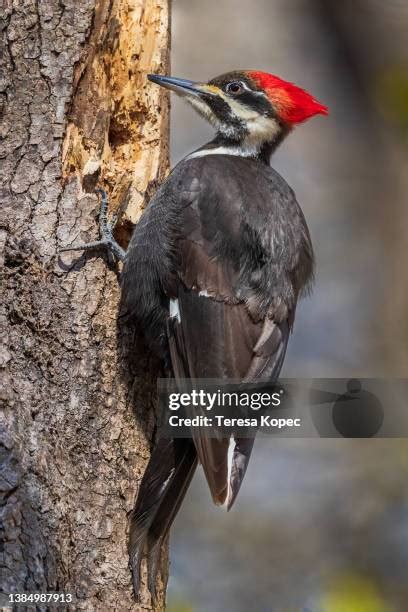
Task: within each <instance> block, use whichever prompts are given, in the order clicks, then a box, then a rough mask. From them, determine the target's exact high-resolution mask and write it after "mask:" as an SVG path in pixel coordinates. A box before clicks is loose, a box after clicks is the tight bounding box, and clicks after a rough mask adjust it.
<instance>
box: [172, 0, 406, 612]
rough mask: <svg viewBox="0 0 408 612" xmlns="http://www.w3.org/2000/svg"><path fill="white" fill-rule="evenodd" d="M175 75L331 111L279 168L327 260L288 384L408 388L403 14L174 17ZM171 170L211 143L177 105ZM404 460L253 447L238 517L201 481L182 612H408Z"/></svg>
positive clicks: (300, 443)
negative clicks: (370, 380)
mask: <svg viewBox="0 0 408 612" xmlns="http://www.w3.org/2000/svg"><path fill="white" fill-rule="evenodd" d="M172 11H173V34H172V41H173V42H172V74H173V75H175V76H180V77H185V78H192V79H196V80H207V79H209V78H211V77H214V76H216V75H218V74H220V73H222V72H226V71H229V70H231V69H258V70H264V71H266V72H272V73H275V74H277V75H279V76H281V77H283V78H285V79H287V80H290V81H293V82H295V83H296V84H298V85H300V86H302V87H304V88H305V89H307V90H309V91H310V92H311V93H312V94H313V95H314V96H315V97H317V98H318V99H319V100H321V101H322V102H323V103H325V104H327V105H328V106H329V108H330V116H329V117H328V118H324V117H318V118H315V119H312V120H311V121H310V122H308V123H307V124H305V125H302V126H299V127H298V128H297V129H296V130H295V131H294V133H293V134H291V135H290V136H289V138H288V139H287V141H285V142H284V143H283V145H282V147H281V148H280V149H279V150H278V152H277V153H276V154H275V155H274V157H273V159H272V165H273V167H274V168H276V169H277V170H278V171H279V172H280V173H281V174H282V175H283V176H284V178H285V179H286V180H287V181H288V183H289V184H290V185H291V186H292V188H293V189H294V190H295V192H296V194H297V198H298V200H299V202H300V204H301V206H302V208H303V210H304V213H305V215H306V218H307V221H308V224H309V227H310V230H311V234H312V239H313V243H314V247H315V252H316V259H317V279H316V285H315V289H314V292H313V295H312V296H311V297H310V298H308V299H306V300H304V301H303V302H302V303H301V304H300V306H299V308H298V312H297V320H296V324H295V330H294V334H293V336H292V338H291V342H290V345H289V350H288V354H287V359H286V363H285V366H284V370H283V372H282V376H285V377H302V378H304V377H333V378H335V377H364V376H365V377H391V378H394V377H403V378H406V377H407V376H408V316H407V311H408V280H407V274H406V270H405V268H406V265H407V263H408V257H407V255H408V251H407V246H408V240H407V235H408V202H407V193H408V164H407V160H408V44H407V40H408V3H407V2H406V0H389V1H388V2H384V1H383V0H381V1H380V0H343V2H338V1H336V0H251V1H250V0H246V1H244V0H206V1H205V2H202V1H200V0H173V9H172ZM172 102H173V110H172V124H171V133H172V164H173V165H174V164H175V163H176V162H177V161H178V160H180V159H181V158H182V157H183V156H184V155H186V154H187V153H188V152H190V151H192V150H193V149H195V148H197V147H198V146H200V145H201V144H203V143H204V142H205V141H206V140H209V139H210V138H211V133H212V132H211V128H210V127H209V126H208V125H206V123H205V122H204V121H203V120H202V119H201V118H200V117H198V116H197V115H196V114H195V113H194V111H193V110H192V109H190V108H189V107H187V106H186V105H185V104H183V102H182V101H181V100H179V99H176V98H173V101H172ZM407 476H408V445H407V443H406V442H405V441H400V440H396V439H394V440H386V439H373V440H354V441H353V440H338V439H337V440H327V439H326V440H283V439H280V440H274V439H273V438H270V437H268V438H267V439H266V438H263V439H259V440H258V441H257V443H256V445H255V450H254V453H253V457H252V460H251V463H250V465H249V468H248V472H247V476H246V480H245V482H244V485H243V487H242V490H241V493H240V496H239V498H238V501H237V503H236V505H235V507H234V508H233V510H232V511H231V512H230V513H229V515H227V514H226V513H225V512H224V511H222V510H220V509H217V508H214V507H213V506H212V504H211V501H210V497H209V493H208V490H207V487H206V485H205V483H204V479H203V477H202V474H201V470H200V471H199V473H198V474H197V476H196V477H195V479H194V482H193V485H192V486H191V488H190V490H189V492H188V494H187V497H186V500H185V502H184V505H183V507H182V509H181V511H180V513H179V515H178V517H177V520H176V524H175V528H174V529H173V531H172V538H171V567H170V575H171V578H170V583H169V596H168V598H169V611H170V612H193V611H194V612H207V611H210V612H225V611H228V612H229V611H231V612H241V611H242V612H244V611H245V612H246V611H248V610H251V611H253V612H264V611H265V612H266V611H268V612H269V611H273V612H274V611H277V612H281V611H282V612H287V611H288V612H292V611H296V612H298V611H299V612H306V611H309V612H391V611H394V612H395V611H397V612H400V611H401V612H405V611H406V610H408V581H407V567H408V519H407V517H408V493H407V485H406V482H407Z"/></svg>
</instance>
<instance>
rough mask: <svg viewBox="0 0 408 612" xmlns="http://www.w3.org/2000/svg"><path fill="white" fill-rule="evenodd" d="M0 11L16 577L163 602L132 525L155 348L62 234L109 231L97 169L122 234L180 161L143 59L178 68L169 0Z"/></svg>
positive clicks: (98, 605) (4, 358)
mask: <svg viewBox="0 0 408 612" xmlns="http://www.w3.org/2000/svg"><path fill="white" fill-rule="evenodd" d="M0 23H1V34H2V37H3V42H2V44H3V54H2V62H3V66H2V69H3V72H2V75H1V80H0V102H1V105H2V106H1V110H2V123H1V137H2V150H1V154H0V163H1V172H0V174H1V201H2V213H3V216H4V218H3V221H2V229H1V234H0V238H1V241H0V244H1V252H2V257H3V263H4V268H3V269H4V285H3V286H4V288H5V294H4V299H3V300H2V303H3V309H2V323H3V324H4V333H3V336H4V338H5V346H4V348H3V350H2V352H1V366H2V368H3V370H2V371H3V383H4V384H3V387H2V400H3V401H4V408H3V410H2V415H1V416H2V421H1V427H0V461H1V464H0V468H1V469H0V492H1V494H2V502H1V505H0V520H1V530H2V534H1V539H2V544H3V546H2V549H0V568H1V587H2V589H3V591H4V592H6V593H10V592H22V591H25V592H47V591H48V592H49V591H54V592H55V591H59V592H71V593H73V594H74V598H75V603H74V604H73V606H72V607H73V608H74V609H85V610H116V609H118V610H119V609H120V610H151V609H152V605H151V602H150V595H149V593H148V592H147V590H146V589H145V590H144V591H143V593H142V599H141V604H135V603H134V600H133V597H132V591H131V578H130V573H129V569H128V554H127V530H128V515H129V511H130V510H131V508H132V506H133V503H134V499H135V496H136V494H137V490H138V483H139V482H140V477H141V475H142V473H143V471H144V468H145V465H146V462H147V460H148V457H149V450H150V443H151V439H152V435H153V429H154V418H153V415H152V410H151V408H152V404H153V403H154V402H153V400H154V386H155V385H154V380H155V368H156V365H155V364H154V363H153V362H152V360H151V359H150V358H149V357H148V356H147V355H146V353H145V351H144V348H143V346H142V345H141V344H140V342H139V340H138V339H137V338H134V337H133V336H132V334H130V333H129V330H123V329H122V330H121V329H119V330H118V328H117V324H116V315H117V304H118V297H119V287H118V278H117V272H116V271H115V269H113V268H112V267H108V266H107V265H106V258H104V257H100V256H96V255H92V256H87V257H83V256H81V255H80V254H78V253H73V254H72V255H71V254H67V253H64V254H63V256H61V257H60V256H58V249H59V248H60V247H63V246H67V245H70V244H74V243H77V242H80V241H83V240H91V239H95V238H96V237H97V223H96V215H97V211H98V206H99V205H98V201H97V198H96V196H95V194H94V187H95V185H96V184H98V185H100V186H104V187H105V188H106V190H107V191H108V195H109V196H111V200H112V204H113V207H112V210H113V209H115V208H118V206H119V205H121V209H120V211H121V212H122V218H123V221H122V222H121V223H120V224H119V236H120V239H121V241H122V244H123V245H125V242H126V236H127V234H128V233H129V230H130V228H131V222H134V221H135V220H136V219H137V217H138V214H140V210H141V208H142V207H143V205H144V202H145V199H146V198H145V194H146V193H147V195H150V192H151V191H152V189H153V188H154V186H155V184H156V182H157V181H158V180H161V179H162V178H163V176H164V174H165V172H166V170H167V129H168V100H167V97H166V96H165V94H164V93H163V92H161V91H160V90H159V88H156V87H152V86H148V85H147V82H146V73H147V72H166V71H167V70H168V49H169V6H168V0H151V1H150V0H144V1H143V0H140V1H137V0H110V1H109V0H100V1H99V2H96V5H95V3H94V1H93V0H80V1H78V0H62V1H61V0H14V1H11V0H5V6H4V5H3V9H2V14H1V21H0ZM121 230H122V231H121ZM166 556H167V552H166V551H163V580H162V581H161V582H160V585H159V592H160V596H159V604H158V606H157V608H156V609H161V608H162V607H163V600H164V587H165V582H166V579H167V574H166V564H167V558H166ZM163 583H164V584H163ZM72 607H71V609H72ZM48 609H50V607H49V606H48Z"/></svg>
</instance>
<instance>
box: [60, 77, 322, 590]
mask: <svg viewBox="0 0 408 612" xmlns="http://www.w3.org/2000/svg"><path fill="white" fill-rule="evenodd" d="M148 78H149V80H150V81H153V82H154V83H157V84H159V85H161V86H163V87H167V88H169V89H172V90H174V91H175V92H176V93H178V94H180V95H183V96H184V97H185V99H186V100H187V101H188V102H189V103H191V104H192V105H193V106H194V108H195V109H196V110H197V111H198V112H199V113H200V114H202V115H203V116H204V117H205V118H206V119H208V120H209V121H210V122H211V123H212V124H213V125H214V126H215V128H216V135H215V137H214V139H213V140H212V141H211V142H209V143H207V144H206V145H204V146H203V147H201V148H200V149H198V150H197V151H195V152H194V153H192V154H190V155H189V156H187V157H186V158H185V159H184V160H183V161H182V162H180V163H179V164H178V165H177V166H176V168H175V169H174V170H173V171H172V172H171V174H170V176H169V177H168V179H167V180H166V181H165V182H164V183H163V184H162V186H161V187H160V189H159V190H158V191H157V193H156V195H155V196H154V198H153V199H152V201H151V202H150V204H149V205H148V207H147V208H146V210H145V211H144V213H143V215H142V217H141V219H140V221H139V223H138V224H137V225H136V228H135V230H134V233H133V236H132V238H131V241H130V244H129V248H128V250H127V252H126V255H125V254H124V251H123V249H122V248H121V247H120V246H119V245H118V244H117V243H116V241H115V240H114V238H113V235H112V231H113V227H114V224H112V223H110V222H108V220H107V199H106V195H105V193H104V192H103V191H102V196H103V197H102V206H101V215H100V229H101V239H100V240H99V241H97V242H93V243H90V244H88V245H80V246H74V247H70V248H69V249H64V250H70V249H71V248H72V249H73V250H80V249H95V248H100V247H104V248H108V249H109V250H110V251H112V252H113V253H114V255H115V257H116V258H118V259H121V260H123V259H124V260H125V263H124V269H123V275H122V304H121V312H122V317H126V318H127V319H130V320H131V321H132V322H134V323H137V324H138V326H139V328H140V329H141V330H142V332H143V333H144V335H145V337H146V340H147V342H148V344H149V345H150V347H151V349H152V350H153V351H154V352H156V353H157V355H158V356H159V357H160V358H161V359H162V362H163V367H164V370H165V371H166V374H167V375H168V376H170V377H174V378H175V379H176V380H180V379H186V378H187V379H189V378H193V379H194V378H195V379H197V378H213V379H214V378H223V379H225V378H231V379H238V380H240V381H244V382H245V381H246V382H251V381H257V380H259V379H267V380H269V381H271V382H274V381H275V380H276V379H277V377H278V375H279V372H280V370H281V367H282V364H283V360H284V357H285V352H286V347H287V343H288V338H289V334H290V331H291V329H292V326H293V322H294V316H295V310H296V305H297V301H298V299H299V297H300V296H301V295H302V294H303V293H305V292H306V291H308V289H309V287H310V284H311V282H312V279H313V266H314V263H313V250H312V245H311V241H310V236H309V232H308V229H307V226H306V222H305V219H304V217H303V214H302V211H301V209H300V207H299V205H298V203H297V201H296V198H295V195H294V193H293V191H292V190H291V188H290V187H289V186H288V185H287V183H286V182H285V181H284V180H283V178H282V177H281V176H280V175H279V174H278V173H277V172H275V170H273V169H272V168H270V167H269V159H270V156H271V154H272V153H273V151H274V150H275V149H276V147H277V146H278V145H279V144H280V143H281V142H282V140H283V139H284V138H285V137H286V136H287V135H288V134H289V132H290V131H291V129H292V128H293V127H294V125H295V124H298V123H301V122H303V121H306V120H307V119H309V118H310V117H312V116H314V115H316V114H323V115H327V113H328V109H327V107H326V106H324V105H323V104H321V103H320V102H318V101H317V100H316V99H315V98H314V97H313V96H311V94H309V93H308V92H306V91H305V90H303V89H301V88H300V87H297V86H296V85H294V84H293V83H290V82H288V81H284V80H283V79H281V78H279V77H277V76H275V75H271V74H267V73H264V72H259V71H234V72H230V73H228V74H223V75H221V76H219V77H216V78H215V79H212V80H211V81H209V82H208V83H194V82H193V81H189V80H185V79H178V78H174V77H165V76H159V75H148ZM233 442H234V449H233V453H232V459H231V465H228V452H229V445H230V440H229V439H225V438H222V437H221V435H220V437H219V438H217V439H208V438H206V437H205V436H204V435H203V434H202V432H201V431H200V430H194V432H193V436H192V438H191V439H177V440H164V439H159V440H158V441H157V443H156V444H155V446H154V448H153V450H152V455H151V458H150V461H149V464H148V466H147V469H146V472H145V474H144V476H143V479H142V483H141V487H140V490H139V494H138V497H137V500H136V505H135V508H134V511H133V513H132V519H131V533H130V549H129V550H130V560H131V566H132V571H133V584H134V590H135V595H136V597H137V595H138V590H139V581H140V563H141V559H142V555H143V553H144V552H146V553H147V558H148V586H149V589H150V591H151V593H152V596H153V597H155V585H156V575H157V572H158V569H159V568H158V564H159V560H160V549H161V546H162V543H163V541H164V539H165V538H166V535H167V532H168V530H169V527H170V526H171V523H172V521H173V520H174V517H175V515H176V514H177V511H178V509H179V507H180V504H181V502H182V500H183V497H184V495H185V492H186V490H187V488H188V485H189V483H190V481H191V478H192V476H193V474H194V471H195V468H196V465H197V462H198V461H199V462H200V463H201V464H202V466H203V469H204V473H205V476H206V479H207V482H208V485H209V488H210V491H211V495H212V498H213V500H214V502H215V503H217V504H223V503H226V504H227V507H228V508H230V507H231V506H232V504H233V503H234V500H235V499H236V496H237V494H238V491H239V488H240V486H241V483H242V480H243V478H244V475H245V471H246V468H247V465H248V461H249V458H250V455H251V451H252V447H253V443H254V440H253V439H240V438H234V440H233ZM228 468H230V470H229V469H228ZM228 474H230V475H229V477H228ZM228 480H229V482H228Z"/></svg>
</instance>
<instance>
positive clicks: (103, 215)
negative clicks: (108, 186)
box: [60, 189, 126, 261]
mask: <svg viewBox="0 0 408 612" xmlns="http://www.w3.org/2000/svg"><path fill="white" fill-rule="evenodd" d="M96 193H100V194H101V209H100V211H99V232H100V235H101V238H100V240H95V241H94V242H87V243H85V244H78V245H76V246H71V247H64V248H62V249H60V252H66V251H94V250H96V249H101V248H104V249H107V251H108V253H110V254H112V255H114V257H116V259H119V261H123V260H124V259H125V254H126V252H125V250H124V249H122V247H121V246H120V245H119V244H118V243H117V242H116V240H115V238H114V237H113V230H114V228H115V225H116V223H117V220H118V216H117V215H116V214H115V215H113V216H112V218H111V220H110V221H109V220H108V198H107V196H106V192H105V191H104V190H103V189H97V190H96Z"/></svg>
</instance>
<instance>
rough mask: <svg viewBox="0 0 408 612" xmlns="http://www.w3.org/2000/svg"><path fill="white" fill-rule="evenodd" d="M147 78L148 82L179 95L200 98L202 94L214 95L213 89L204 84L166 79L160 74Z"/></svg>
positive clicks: (171, 78)
mask: <svg viewBox="0 0 408 612" xmlns="http://www.w3.org/2000/svg"><path fill="white" fill-rule="evenodd" d="M147 78H148V79H149V81H152V83H156V84H157V85H161V86H162V87H166V89H170V90H171V91H174V92H176V93H178V94H181V95H190V96H201V95H203V94H213V93H215V92H214V91H213V89H215V88H212V86H211V85H207V84H206V83H195V82H194V81H188V80H187V79H178V78H176V77H167V76H162V75H160V74H148V75H147Z"/></svg>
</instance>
